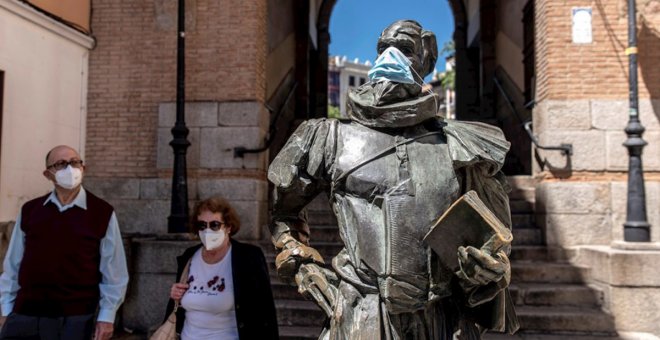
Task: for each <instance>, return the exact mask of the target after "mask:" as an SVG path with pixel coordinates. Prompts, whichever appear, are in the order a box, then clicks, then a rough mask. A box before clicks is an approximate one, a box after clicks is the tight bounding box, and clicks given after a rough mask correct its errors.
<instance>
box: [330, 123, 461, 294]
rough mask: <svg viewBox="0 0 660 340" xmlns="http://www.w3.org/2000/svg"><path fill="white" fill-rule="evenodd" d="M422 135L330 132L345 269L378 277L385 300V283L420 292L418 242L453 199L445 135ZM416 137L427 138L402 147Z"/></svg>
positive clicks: (423, 282) (419, 130) (418, 130)
mask: <svg viewBox="0 0 660 340" xmlns="http://www.w3.org/2000/svg"><path fill="white" fill-rule="evenodd" d="M428 134H429V131H428V130H426V129H425V128H423V127H421V126H417V127H413V128H407V129H405V130H403V133H401V131H397V133H396V134H388V133H386V132H383V131H379V130H375V129H371V128H367V127H364V126H362V125H360V124H355V123H353V124H350V123H340V124H338V126H337V132H336V136H337V137H336V138H337V139H336V143H337V144H336V154H335V159H334V169H333V174H332V176H331V177H332V197H331V201H332V204H333V210H334V211H335V212H336V214H337V220H338V223H339V229H340V233H341V237H342V239H343V240H344V244H345V247H346V251H347V252H348V255H349V257H350V259H351V261H350V262H351V263H352V264H353V265H354V266H356V267H357V268H355V269H356V270H357V271H358V273H364V274H366V275H367V276H369V277H372V278H373V277H374V276H376V277H378V282H379V289H380V290H381V292H380V293H381V294H385V295H390V293H391V292H387V290H388V289H391V288H392V287H390V284H388V283H384V282H385V281H387V280H386V279H387V278H392V279H394V280H395V281H403V282H405V283H408V284H411V285H413V286H415V287H416V288H417V289H419V293H420V294H421V295H425V294H426V293H427V290H428V283H429V275H428V263H427V261H428V258H429V250H428V247H426V246H425V245H424V244H423V241H422V239H423V237H424V236H425V235H426V233H427V232H428V231H429V229H430V227H431V226H432V225H433V222H434V221H435V220H437V218H438V217H439V216H440V215H441V214H442V213H443V212H444V211H445V210H446V209H447V208H448V207H449V205H450V204H451V203H452V202H454V201H455V200H456V199H457V198H458V197H459V196H460V185H459V181H458V179H457V176H456V174H455V172H454V170H453V167H452V161H451V158H450V155H449V150H448V147H447V142H446V137H445V135H444V134H443V133H442V131H438V133H436V134H431V135H428ZM421 135H427V136H426V137H423V138H420V139H417V140H412V141H409V142H408V143H405V142H404V141H405V140H406V139H411V138H413V139H414V138H415V137H418V136H421ZM395 145H396V147H394V146H395ZM387 149H389V150H390V151H389V152H387V153H385V154H384V155H382V156H381V157H378V158H376V159H373V160H370V159H372V158H373V157H372V156H373V155H377V154H380V153H382V152H383V151H384V150H387ZM365 161H366V163H365ZM360 165H361V166H360ZM356 166H358V168H355V167H356ZM346 173H349V174H348V175H347V176H342V174H346ZM339 177H343V178H342V179H341V180H337V179H338V178H339ZM383 290H385V291H383ZM413 295H418V294H413ZM419 297H420V296H416V297H415V298H419ZM421 297H424V296H421Z"/></svg>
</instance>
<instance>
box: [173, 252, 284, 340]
mask: <svg viewBox="0 0 660 340" xmlns="http://www.w3.org/2000/svg"><path fill="white" fill-rule="evenodd" d="M201 246H202V245H201V244H198V245H196V246H194V247H190V248H188V249H186V251H184V252H183V254H182V255H181V256H178V257H177V258H176V261H177V270H176V280H177V281H176V282H179V281H180V279H181V273H182V272H183V267H184V266H185V265H186V263H187V262H188V260H189V259H190V258H191V257H192V256H193V255H194V254H195V252H196V251H197V249H199V248H200V247H201ZM231 246H232V256H231V269H232V275H233V276H234V307H235V309H236V323H237V327H238V337H239V338H240V339H243V340H245V339H278V338H279V336H278V331H277V317H276V314H275V303H274V301H273V293H272V291H271V288H270V276H269V275H268V267H267V266H266V259H265V258H264V254H263V252H262V251H261V249H260V248H259V247H256V246H253V245H250V244H246V243H241V242H238V241H236V240H233V239H231ZM173 309H174V301H173V300H172V299H170V301H169V302H168V303H167V312H166V313H165V318H166V319H167V317H168V316H169V315H170V313H172V310H173ZM176 314H177V315H176V330H177V333H179V334H180V333H181V330H182V329H183V321H184V320H185V317H186V311H185V309H183V308H182V307H181V306H179V309H178V310H177V313H176Z"/></svg>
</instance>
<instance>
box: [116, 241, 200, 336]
mask: <svg viewBox="0 0 660 340" xmlns="http://www.w3.org/2000/svg"><path fill="white" fill-rule="evenodd" d="M198 243H199V241H194V240H191V239H190V237H188V236H187V235H181V234H178V235H177V234H174V235H172V234H170V235H160V236H158V237H150V238H135V239H133V240H132V241H131V244H130V256H129V271H130V278H131V279H130V282H129V285H128V292H127V293H126V301H125V302H124V305H123V307H122V310H121V317H122V325H123V327H125V328H128V329H131V330H136V331H140V332H147V331H148V330H149V329H150V328H152V327H153V326H155V325H159V324H160V323H162V322H163V319H164V317H165V308H166V306H167V301H168V299H169V296H170V288H171V287H172V284H173V283H174V282H175V281H174V280H175V276H176V269H177V268H176V267H177V263H176V257H177V256H179V255H181V254H182V253H183V251H184V250H185V249H186V248H188V247H191V246H193V245H195V244H198Z"/></svg>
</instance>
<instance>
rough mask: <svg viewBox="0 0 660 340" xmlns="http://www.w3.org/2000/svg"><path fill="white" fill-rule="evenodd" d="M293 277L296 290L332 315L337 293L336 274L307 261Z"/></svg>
mask: <svg viewBox="0 0 660 340" xmlns="http://www.w3.org/2000/svg"><path fill="white" fill-rule="evenodd" d="M295 279H296V284H297V285H298V292H299V293H300V294H302V295H303V296H305V297H306V298H308V299H312V300H314V301H315V302H316V303H317V304H318V305H319V307H321V309H323V311H324V312H325V313H326V315H328V317H332V314H333V310H334V307H335V304H336V301H337V294H338V290H337V284H338V282H339V278H338V277H337V274H335V273H334V272H333V271H331V270H328V269H325V268H323V267H321V266H319V265H317V264H314V263H307V264H302V265H301V266H300V268H299V270H298V273H297V274H296V277H295Z"/></svg>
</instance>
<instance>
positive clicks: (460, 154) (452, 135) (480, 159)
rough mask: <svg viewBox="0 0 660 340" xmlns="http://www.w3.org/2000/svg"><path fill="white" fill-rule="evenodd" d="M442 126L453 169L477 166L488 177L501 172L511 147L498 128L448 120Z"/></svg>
mask: <svg viewBox="0 0 660 340" xmlns="http://www.w3.org/2000/svg"><path fill="white" fill-rule="evenodd" d="M442 124H443V128H442V129H443V131H444V132H445V135H446V136H447V144H448V146H449V152H450V154H451V157H452V160H453V161H454V166H455V167H456V168H460V167H465V166H472V165H481V166H484V170H486V173H487V174H489V175H491V176H492V175H495V174H496V173H497V172H498V171H499V170H500V169H501V168H502V166H503V165H504V159H505V157H506V153H507V152H508V151H509V147H510V146H511V143H509V141H507V140H506V138H505V137H504V133H502V130H500V128H498V127H496V126H493V125H489V124H486V123H480V122H466V121H457V120H451V119H447V120H444V119H442Z"/></svg>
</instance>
